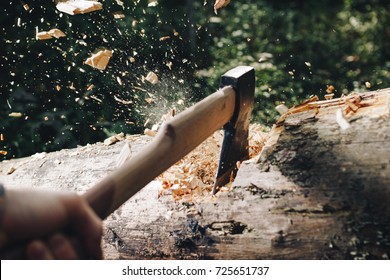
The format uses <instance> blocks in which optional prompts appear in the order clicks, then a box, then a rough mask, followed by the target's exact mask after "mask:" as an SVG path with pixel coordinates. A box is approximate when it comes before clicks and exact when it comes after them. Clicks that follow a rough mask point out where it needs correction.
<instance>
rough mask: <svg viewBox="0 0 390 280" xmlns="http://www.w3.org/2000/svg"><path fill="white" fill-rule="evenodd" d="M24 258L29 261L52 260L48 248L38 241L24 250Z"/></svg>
mask: <svg viewBox="0 0 390 280" xmlns="http://www.w3.org/2000/svg"><path fill="white" fill-rule="evenodd" d="M26 257H27V259H30V260H52V259H54V258H53V255H52V254H51V252H50V250H49V248H48V247H47V246H46V245H45V244H44V243H43V242H42V241H40V240H34V241H32V242H31V243H30V244H29V245H27V248H26Z"/></svg>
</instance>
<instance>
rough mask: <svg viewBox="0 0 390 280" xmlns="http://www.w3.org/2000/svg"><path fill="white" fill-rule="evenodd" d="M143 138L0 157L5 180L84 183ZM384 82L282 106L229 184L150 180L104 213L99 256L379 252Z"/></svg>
mask: <svg viewBox="0 0 390 280" xmlns="http://www.w3.org/2000/svg"><path fill="white" fill-rule="evenodd" d="M149 139H150V138H148V137H147V136H133V137H132V138H131V139H126V140H123V141H119V142H117V143H115V144H113V145H110V146H106V145H104V144H103V143H96V144H94V145H88V146H85V147H78V148H76V149H70V150H62V151H58V152H53V153H48V154H36V155H34V156H32V157H28V158H22V159H13V160H9V161H3V162H0V181H2V182H3V183H4V184H5V186H6V187H7V188H18V187H31V188H35V189H49V190H53V189H56V190H69V191H74V192H78V193H83V192H85V191H86V190H87V189H89V188H90V187H92V186H93V185H94V184H96V183H97V182H98V181H99V180H100V179H102V178H103V177H104V176H106V175H107V174H109V173H110V172H111V171H113V170H114V169H115V168H116V165H117V163H118V162H120V161H122V159H118V156H119V154H120V152H121V150H123V149H124V148H123V147H125V148H126V145H127V147H130V150H131V154H134V153H136V152H137V151H139V150H140V149H141V148H142V147H143V146H144V145H145V143H146V142H148V141H149ZM389 140H390V88H387V89H383V90H379V91H372V92H365V93H355V94H351V95H348V96H345V97H341V98H337V99H331V100H324V101H318V98H311V99H310V100H308V101H307V102H305V103H303V104H300V105H298V106H295V107H293V108H291V109H289V111H288V112H287V113H285V114H284V115H283V116H281V118H280V119H279V121H278V122H277V123H276V124H275V125H274V127H273V129H272V130H271V132H270V133H269V134H268V140H267V142H266V144H265V146H264V147H263V149H262V151H261V153H259V154H258V155H257V156H256V157H254V158H252V159H250V160H249V161H246V162H244V163H242V164H241V166H240V169H239V172H238V174H237V177H236V178H235V180H234V182H233V183H231V184H230V185H229V190H225V191H223V192H219V193H218V194H217V195H216V196H215V197H212V196H211V195H210V194H209V193H208V192H206V194H205V195H203V196H202V197H197V199H194V200H192V201H191V200H188V199H187V200H184V199H183V200H180V199H177V198H174V197H173V196H172V190H170V189H167V190H165V191H164V192H162V190H163V188H162V183H161V181H153V182H152V183H151V184H149V185H148V186H146V187H145V188H144V189H143V190H141V191H140V192H139V193H137V194H136V195H135V196H134V197H133V198H131V199H130V200H129V201H127V202H126V203H125V204H124V205H123V206H121V207H120V208H119V209H118V210H117V211H115V212H114V213H113V214H112V215H110V216H109V217H108V218H107V219H106V220H105V221H104V228H105V233H104V238H103V249H104V255H105V258H106V259H389V256H390V207H389V206H388V205H389V201H390V200H389V198H390V141H389Z"/></svg>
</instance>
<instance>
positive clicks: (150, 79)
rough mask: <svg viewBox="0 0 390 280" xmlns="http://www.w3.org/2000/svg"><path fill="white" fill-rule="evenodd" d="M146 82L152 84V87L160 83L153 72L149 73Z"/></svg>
mask: <svg viewBox="0 0 390 280" xmlns="http://www.w3.org/2000/svg"><path fill="white" fill-rule="evenodd" d="M145 80H147V81H148V82H149V83H151V84H152V85H155V84H157V83H158V77H157V75H156V74H155V73H154V72H152V71H150V72H149V73H148V75H147V76H146V78H145Z"/></svg>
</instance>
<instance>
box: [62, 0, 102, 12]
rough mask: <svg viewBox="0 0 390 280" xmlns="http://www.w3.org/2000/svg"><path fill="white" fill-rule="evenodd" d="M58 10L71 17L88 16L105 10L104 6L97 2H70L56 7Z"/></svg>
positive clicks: (83, 0) (75, 0)
mask: <svg viewBox="0 0 390 280" xmlns="http://www.w3.org/2000/svg"><path fill="white" fill-rule="evenodd" d="M56 7H57V10H59V11H60V12H63V13H67V14H69V15H77V14H86V13H90V12H94V11H98V10H101V9H103V4H102V3H99V2H97V1H88V0H68V1H65V2H60V3H58V4H57V5H56Z"/></svg>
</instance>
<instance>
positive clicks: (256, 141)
mask: <svg viewBox="0 0 390 280" xmlns="http://www.w3.org/2000/svg"><path fill="white" fill-rule="evenodd" d="M266 135H267V133H266V132H264V128H263V127H262V126H261V125H259V124H251V125H250V128H249V156H250V158H253V157H255V156H256V155H258V154H259V153H260V151H261V149H262V147H263V146H264V144H265V141H266ZM222 140H223V131H216V132H215V133H214V134H213V135H212V136H211V137H209V138H208V139H207V140H206V141H204V142H203V143H202V144H201V145H199V146H198V147H197V148H196V149H194V150H193V151H192V152H191V153H190V154H188V155H187V156H186V157H184V158H183V159H181V160H180V161H179V162H177V163H176V164H175V165H173V166H172V167H171V168H169V169H168V170H167V171H165V172H164V173H163V174H161V175H160V176H159V177H158V178H157V180H158V181H160V182H162V185H163V189H162V190H161V191H160V193H159V196H161V195H165V194H167V193H171V194H172V196H173V198H174V199H175V200H177V201H181V202H196V201H199V200H204V199H205V197H209V198H210V199H211V198H212V196H211V191H212V188H213V184H214V179H215V173H216V171H217V168H218V162H219V156H220V152H221V143H222ZM239 166H240V163H239V162H238V163H237V167H238V168H239ZM230 187H231V182H230V183H228V184H227V185H226V186H224V187H222V188H221V189H220V192H219V193H221V192H226V191H229V190H230ZM217 195H218V194H217Z"/></svg>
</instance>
